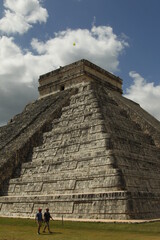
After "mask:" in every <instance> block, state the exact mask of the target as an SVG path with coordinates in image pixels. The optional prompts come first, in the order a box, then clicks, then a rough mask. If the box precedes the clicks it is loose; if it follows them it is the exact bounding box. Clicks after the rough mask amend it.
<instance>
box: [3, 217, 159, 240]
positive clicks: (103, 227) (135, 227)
mask: <svg viewBox="0 0 160 240" xmlns="http://www.w3.org/2000/svg"><path fill="white" fill-rule="evenodd" d="M50 226H51V230H52V231H53V233H52V234H48V233H42V234H40V235H37V226H36V223H35V221H34V220H31V219H11V218H0V240H37V239H44V240H50V239H54V240H104V239H105V240H106V239H108V240H160V222H157V223H144V224H121V223H83V222H64V224H63V225H62V222H61V221H51V224H50Z"/></svg>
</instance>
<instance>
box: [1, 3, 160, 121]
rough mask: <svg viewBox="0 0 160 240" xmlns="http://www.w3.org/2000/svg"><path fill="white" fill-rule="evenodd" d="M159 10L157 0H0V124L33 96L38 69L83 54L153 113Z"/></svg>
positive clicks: (159, 89) (159, 60) (159, 73)
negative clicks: (121, 82) (120, 83)
mask: <svg viewBox="0 0 160 240" xmlns="http://www.w3.org/2000/svg"><path fill="white" fill-rule="evenodd" d="M159 12H160V1H159V0H1V1H0V125H4V124H6V123H7V121H8V120H9V119H10V118H11V117H12V116H14V115H15V114H17V113H19V112H21V111H22V110H23V108H24V107H25V105H26V104H27V103H29V102H32V101H34V100H35V99H37V98H38V91H37V87H38V78H39V75H41V74H44V73H46V72H48V71H52V70H54V69H56V68H57V67H59V66H64V65H66V64H69V63H72V62H74V61H77V60H80V59H82V58H85V59H88V60H90V61H92V62H93V63H95V64H97V65H99V66H100V67H102V68H105V69H106V70H108V71H110V72H112V73H114V74H115V75H117V76H120V77H121V78H122V79H123V92H124V96H126V97H128V98H130V99H132V100H134V101H136V102H138V103H139V104H140V105H141V106H142V107H143V108H144V109H146V110H147V111H149V112H150V113H151V114H152V115H154V116H155V117H156V118H157V119H159V120H160V104H159V103H160V47H159V45H160V14H159ZM74 42H75V43H76V45H75V46H73V43H74Z"/></svg>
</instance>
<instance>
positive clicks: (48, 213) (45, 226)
mask: <svg viewBox="0 0 160 240" xmlns="http://www.w3.org/2000/svg"><path fill="white" fill-rule="evenodd" d="M50 219H52V220H53V218H52V216H51V214H50V212H49V208H46V211H45V213H44V224H45V225H44V229H43V232H45V230H46V228H48V232H49V233H52V232H51V231H50V227H49V221H50Z"/></svg>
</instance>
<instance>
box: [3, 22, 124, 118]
mask: <svg viewBox="0 0 160 240" xmlns="http://www.w3.org/2000/svg"><path fill="white" fill-rule="evenodd" d="M74 42H75V46H74V45H73V43H74ZM31 46H32V48H33V51H32V52H31V51H29V50H28V51H26V50H25V51H23V49H21V48H20V46H18V45H17V44H16V43H15V42H14V38H11V37H10V38H9V37H5V36H3V37H1V38H0V62H1V68H0V81H1V88H0V116H3V118H4V119H3V122H4V120H7V119H8V118H9V116H10V117H11V116H12V115H13V110H14V108H13V107H12V108H11V107H10V106H11V105H13V103H16V106H15V112H20V111H21V110H22V108H23V107H24V105H25V104H26V103H27V101H30V100H32V99H33V98H35V97H36V98H37V83H38V77H39V75H41V74H44V73H46V72H48V71H52V70H54V69H56V68H58V67H59V66H64V65H66V64H69V63H71V62H74V61H77V60H80V59H82V58H85V59H88V60H90V61H92V62H94V63H95V64H97V65H99V66H101V67H103V68H105V69H107V70H109V71H117V70H118V65H119V59H118V58H119V55H120V54H121V53H122V52H123V51H124V49H125V47H126V46H128V44H127V42H125V41H123V40H119V39H118V37H117V36H116V35H115V34H114V33H113V30H112V28H111V27H105V26H101V27H95V26H94V27H93V28H92V29H91V30H87V29H77V30H71V29H67V30H66V31H62V32H58V33H56V34H55V36H54V37H53V38H51V39H50V40H48V41H46V42H41V41H39V40H38V39H33V40H32V41H31ZM22 93H23V95H22ZM16 99H20V100H19V101H20V103H19V104H17V100H16ZM22 99H23V100H22ZM2 106H3V107H2ZM11 109H12V111H11ZM11 114H12V115H11ZM4 116H5V117H4ZM1 119H2V117H1ZM1 122H2V121H1Z"/></svg>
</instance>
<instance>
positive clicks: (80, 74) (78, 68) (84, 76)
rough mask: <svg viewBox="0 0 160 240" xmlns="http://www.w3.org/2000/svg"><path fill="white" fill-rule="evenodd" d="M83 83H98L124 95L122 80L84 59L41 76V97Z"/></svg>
mask: <svg viewBox="0 0 160 240" xmlns="http://www.w3.org/2000/svg"><path fill="white" fill-rule="evenodd" d="M82 81H83V82H84V81H86V82H88V81H97V82H98V83H101V84H103V85H105V86H106V87H107V88H109V89H110V90H114V91H117V92H119V93H122V79H120V78H119V77H117V76H115V75H113V74H111V73H110V72H108V71H106V70H104V69H102V68H100V67H98V66H97V65H95V64H93V63H91V62H89V61H88V60H85V59H82V60H80V61H77V62H74V63H72V64H69V65H66V66H64V67H59V68H58V69H56V70H54V71H51V72H48V73H46V74H44V75H41V76H40V78H39V88H38V89H39V93H40V97H44V96H46V95H49V94H53V93H57V92H59V91H63V90H64V89H68V88H72V86H74V85H75V84H78V83H80V82H82Z"/></svg>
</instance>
